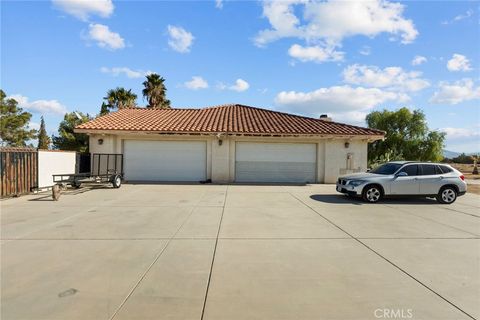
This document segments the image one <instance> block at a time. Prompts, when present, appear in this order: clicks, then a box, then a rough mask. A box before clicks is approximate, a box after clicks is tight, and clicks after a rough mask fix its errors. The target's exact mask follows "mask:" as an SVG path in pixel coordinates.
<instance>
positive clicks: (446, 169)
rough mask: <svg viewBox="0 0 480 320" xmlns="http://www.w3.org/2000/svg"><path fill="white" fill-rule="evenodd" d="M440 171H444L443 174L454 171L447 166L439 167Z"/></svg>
mask: <svg viewBox="0 0 480 320" xmlns="http://www.w3.org/2000/svg"><path fill="white" fill-rule="evenodd" d="M438 167H439V168H440V170H442V173H449V172H452V171H453V170H452V169H451V168H449V167H447V166H438Z"/></svg>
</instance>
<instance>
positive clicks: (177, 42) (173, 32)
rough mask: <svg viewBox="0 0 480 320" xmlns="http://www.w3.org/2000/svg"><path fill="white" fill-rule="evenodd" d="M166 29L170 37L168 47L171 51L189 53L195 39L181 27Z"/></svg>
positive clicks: (169, 26)
mask: <svg viewBox="0 0 480 320" xmlns="http://www.w3.org/2000/svg"><path fill="white" fill-rule="evenodd" d="M167 28H168V35H169V37H170V39H169V40H168V45H169V46H170V47H171V48H172V49H173V50H175V51H177V52H180V53H187V52H190V47H191V46H192V44H193V40H194V39H195V37H194V36H193V35H192V34H191V33H190V32H188V31H187V30H185V29H183V28H182V27H176V26H171V25H168V27H167Z"/></svg>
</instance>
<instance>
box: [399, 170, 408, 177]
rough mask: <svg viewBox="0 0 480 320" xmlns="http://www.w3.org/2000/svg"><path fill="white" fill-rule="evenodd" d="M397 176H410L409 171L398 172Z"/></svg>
mask: <svg viewBox="0 0 480 320" xmlns="http://www.w3.org/2000/svg"><path fill="white" fill-rule="evenodd" d="M396 176H397V177H408V173H406V172H405V171H402V172H399V173H397V174H396Z"/></svg>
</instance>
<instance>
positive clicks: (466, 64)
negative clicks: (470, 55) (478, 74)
mask: <svg viewBox="0 0 480 320" xmlns="http://www.w3.org/2000/svg"><path fill="white" fill-rule="evenodd" d="M447 69H448V70H450V71H470V70H472V68H471V67H470V61H469V60H468V59H467V57H465V56H464V55H462V54H458V53H455V54H453V56H452V59H450V60H448V62H447Z"/></svg>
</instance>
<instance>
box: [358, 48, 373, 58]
mask: <svg viewBox="0 0 480 320" xmlns="http://www.w3.org/2000/svg"><path fill="white" fill-rule="evenodd" d="M358 53H360V54H361V55H362V56H369V55H370V54H371V53H372V48H370V47H369V46H363V47H362V49H360V50H359V51H358Z"/></svg>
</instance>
